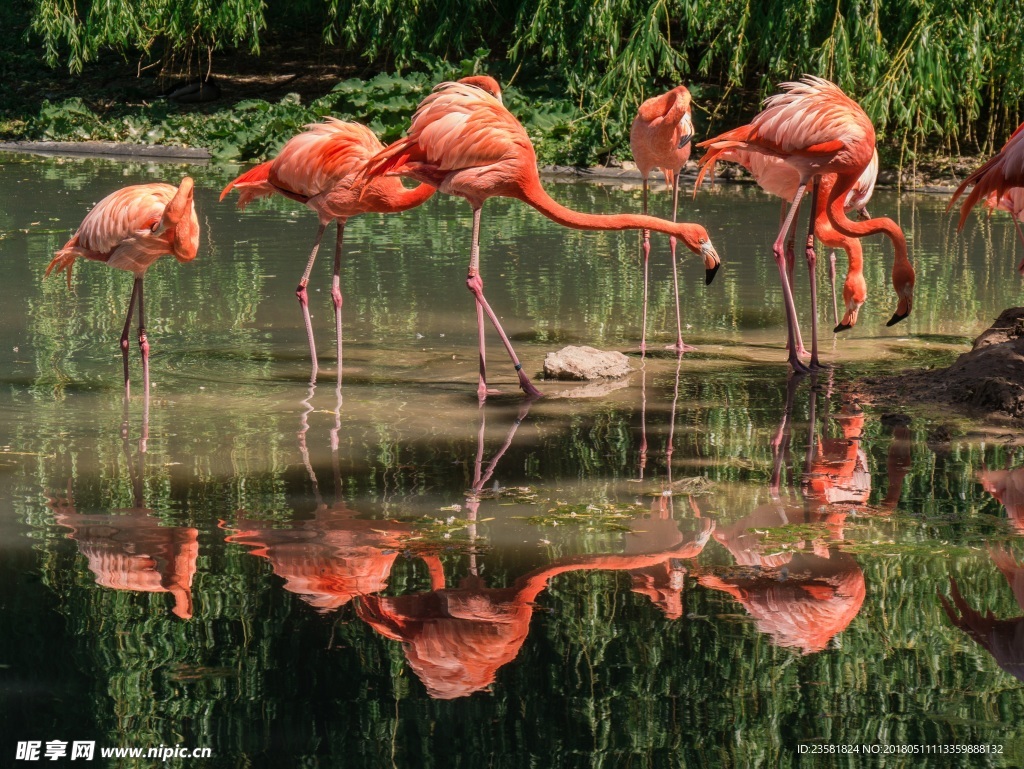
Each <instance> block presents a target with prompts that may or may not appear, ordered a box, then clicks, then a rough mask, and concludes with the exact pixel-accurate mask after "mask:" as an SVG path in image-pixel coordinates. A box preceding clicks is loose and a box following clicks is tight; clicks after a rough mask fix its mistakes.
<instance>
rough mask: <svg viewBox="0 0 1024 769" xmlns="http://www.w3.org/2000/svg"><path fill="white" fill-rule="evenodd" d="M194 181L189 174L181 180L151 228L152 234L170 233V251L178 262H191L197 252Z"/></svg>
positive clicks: (197, 224) (197, 234) (197, 225)
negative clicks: (160, 216) (161, 215)
mask: <svg viewBox="0 0 1024 769" xmlns="http://www.w3.org/2000/svg"><path fill="white" fill-rule="evenodd" d="M193 188H194V183H193V182H192V178H191V177H189V176H186V177H184V178H183V179H182V180H181V184H179V185H178V191H177V192H175V193H174V197H173V198H171V201H170V202H169V203H168V204H167V207H166V208H165V209H164V215H163V217H162V218H161V219H160V221H159V222H158V223H157V225H156V226H155V227H154V228H153V234H154V235H163V234H165V233H170V234H171V237H170V245H171V253H172V254H174V258H175V259H177V260H178V261H179V262H191V261H192V260H193V259H195V258H196V254H197V253H198V252H199V219H198V217H197V216H196V209H195V205H194V201H193Z"/></svg>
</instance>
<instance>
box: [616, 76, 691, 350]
mask: <svg viewBox="0 0 1024 769" xmlns="http://www.w3.org/2000/svg"><path fill="white" fill-rule="evenodd" d="M692 139H693V118H692V116H691V108H690V92H689V91H688V90H687V88H686V86H683V85H681V86H678V87H676V88H673V89H672V90H671V91H669V92H668V93H664V94H661V95H660V96H654V97H651V98H650V99H648V100H647V101H645V102H644V103H643V104H641V105H640V109H639V111H638V112H637V116H636V118H635V119H634V120H633V125H632V126H631V127H630V129H629V147H630V149H631V150H632V152H633V159H634V160H635V161H636V167H637V169H638V170H639V171H640V174H641V176H643V178H644V192H643V213H644V215H645V216H646V215H647V177H648V175H650V173H651V171H653V170H654V169H655V168H660V169H661V171H662V173H664V174H665V184H667V185H668V186H669V187H671V188H672V221H673V222H674V221H676V217H677V215H678V211H679V173H680V172H681V171H682V170H683V166H685V165H686V161H687V160H689V159H690V144H691V141H692ZM668 242H669V247H670V248H671V250H672V286H673V289H674V291H675V297H676V343H675V345H673V346H671V347H669V348H668V349H670V350H675V351H676V353H677V354H679V355H682V354H683V353H684V352H690V351H692V350H695V349H696V348H695V347H690V346H689V345H686V344H683V325H682V318H681V315H680V311H679V273H678V270H677V268H676V239H675V236H670V237H669V241H668ZM643 249H644V317H643V336H642V337H641V341H640V352H646V351H647V285H648V280H647V274H648V271H647V265H648V261H649V257H650V255H651V233H650V232H649V231H648V230H644V241H643Z"/></svg>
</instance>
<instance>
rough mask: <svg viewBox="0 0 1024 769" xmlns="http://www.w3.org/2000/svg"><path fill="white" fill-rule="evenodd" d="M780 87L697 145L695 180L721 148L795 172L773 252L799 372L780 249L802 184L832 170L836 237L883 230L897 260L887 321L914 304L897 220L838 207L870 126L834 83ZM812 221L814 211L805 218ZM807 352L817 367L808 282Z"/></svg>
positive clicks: (809, 80) (866, 145)
mask: <svg viewBox="0 0 1024 769" xmlns="http://www.w3.org/2000/svg"><path fill="white" fill-rule="evenodd" d="M781 88H782V89H783V90H782V93H779V94H775V95H774V96H771V97H769V98H768V100H767V101H766V102H765V109H764V110H762V111H761V112H760V113H758V114H757V115H756V116H755V117H754V119H753V120H752V121H751V122H750V123H749V124H748V125H745V126H741V127H739V128H736V129H733V130H732V131H727V132H726V133H724V134H721V135H719V136H716V137H715V138H713V139H709V140H707V141H705V142H701V143H700V144H699V145H698V146H700V147H708V148H709V150H708V153H707V154H706V155H705V156H704V157H703V158H702V159H701V170H700V174H699V175H698V177H697V184H698V186H699V185H700V182H701V180H702V179H703V177H704V175H705V174H706V173H707V171H708V169H709V168H710V167H711V166H712V165H713V164H714V162H715V160H717V159H718V158H719V157H720V156H721V155H722V153H724V152H726V151H727V150H732V149H741V150H749V151H752V152H758V153H761V154H764V155H771V156H774V157H778V158H781V159H782V160H784V161H785V162H786V163H787V164H788V165H790V166H791V167H792V168H794V169H795V170H796V171H797V173H798V175H799V182H798V186H797V189H796V192H795V193H794V195H793V203H792V205H791V206H790V209H789V213H788V214H787V215H786V219H785V221H784V222H783V224H782V227H781V228H780V230H779V235H778V237H777V238H776V240H775V243H774V245H773V247H772V251H773V253H774V255H775V261H776V264H777V266H778V268H779V275H780V278H781V280H782V292H783V296H784V298H785V307H786V324H787V329H788V336H789V364H790V366H791V367H792V368H793V369H794V370H795V371H799V372H806V371H807V370H808V369H807V367H806V366H805V365H804V364H803V362H802V361H801V360H800V358H799V355H798V347H797V337H798V334H799V329H798V327H797V320H796V307H795V305H794V303H793V292H792V291H791V290H790V286H789V281H788V280H787V276H786V264H785V262H786V259H785V254H784V251H783V244H784V242H785V238H786V233H787V232H788V231H789V228H790V225H791V224H792V222H793V219H794V217H795V215H796V211H797V209H798V207H799V205H800V200H801V198H802V197H803V194H804V191H805V190H806V189H807V185H808V184H811V183H812V182H816V181H817V180H819V179H820V178H821V177H822V176H824V175H826V174H835V175H836V181H835V184H834V186H833V187H832V190H831V191H830V192H828V194H827V196H826V201H825V212H826V216H827V218H828V221H829V223H830V224H831V225H832V227H833V228H834V229H835V230H836V231H837V232H838V233H839V234H841V235H845V236H846V237H848V238H862V237H864V236H865V235H874V234H875V233H879V232H881V233H884V234H885V235H887V236H888V237H889V239H890V240H892V243H893V246H894V248H895V250H896V264H895V265H894V267H893V287H894V288H895V289H896V293H897V295H898V296H899V302H898V304H897V306H896V311H895V313H893V316H892V318H890V319H889V322H888V324H887V325H889V326H891V325H893V324H894V323H898V322H899V321H901V320H903V319H904V318H906V317H907V316H908V315H909V314H910V310H911V307H912V303H913V290H914V277H915V276H914V268H913V266H912V265H911V263H910V259H909V258H908V255H907V242H906V238H905V237H904V235H903V230H901V229H900V227H899V225H897V224H896V222H894V221H892V220H891V219H888V218H884V217H882V218H876V219H869V220H867V221H861V222H854V221H851V220H850V219H849V218H847V216H846V213H845V211H844V210H843V206H844V204H845V201H846V198H847V195H848V194H849V192H850V191H851V190H852V189H853V188H854V187H855V186H856V184H857V180H858V179H859V178H860V176H861V174H863V173H864V169H865V168H866V167H867V166H868V164H869V163H870V162H871V157H872V155H873V153H874V151H875V129H874V127H873V126H872V125H871V120H870V119H868V116H867V114H866V113H865V112H864V110H863V109H861V107H860V105H858V104H857V102H855V101H854V100H853V99H851V98H850V97H849V96H847V95H846V94H845V93H843V91H842V90H841V89H840V88H839V86H837V85H835V84H834V83H830V82H829V81H827V80H824V79H822V78H819V77H814V76H811V75H805V76H804V77H803V78H802V79H801V80H800V81H799V82H794V83H783V84H782V85H781ZM818 194H819V192H818V185H817V184H815V186H814V188H813V192H812V193H811V197H812V210H815V211H817V210H818V203H817V200H816V198H817V196H818ZM811 222H812V227H813V222H814V217H813V216H812V218H811ZM807 258H808V262H809V263H810V264H813V263H814V262H815V261H816V257H815V255H814V248H813V241H810V243H809V245H808V248H807ZM811 312H812V320H811V322H812V334H813V335H814V336H813V337H812V350H811V367H812V368H817V367H818V366H819V365H820V364H819V363H818V356H817V349H816V347H815V346H814V344H813V342H814V340H815V339H816V336H817V333H816V329H817V317H816V316H817V294H816V291H815V290H814V286H813V284H812V290H811Z"/></svg>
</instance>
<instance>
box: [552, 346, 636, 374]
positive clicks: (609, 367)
mask: <svg viewBox="0 0 1024 769" xmlns="http://www.w3.org/2000/svg"><path fill="white" fill-rule="evenodd" d="M630 371H632V367H631V366H630V365H629V358H627V357H626V356H625V355H623V354H622V353H621V352H614V351H613V352H606V351H604V350H596V349H594V348H593V347H576V346H573V345H570V346H569V347H563V348H562V349H561V350H559V351H558V352H549V353H548V354H547V357H545V358H544V378H545V379H575V380H584V381H586V380H591V379H613V378H615V377H620V376H625V375H626V374H628V373H629V372H630Z"/></svg>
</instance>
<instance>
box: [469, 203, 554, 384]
mask: <svg viewBox="0 0 1024 769" xmlns="http://www.w3.org/2000/svg"><path fill="white" fill-rule="evenodd" d="M466 288H468V289H469V290H470V291H471V292H472V294H473V297H474V298H475V299H476V304H477V314H476V317H477V330H478V332H479V337H480V380H479V383H478V385H477V397H478V398H479V399H480V400H484V399H485V398H486V397H487V395H488V393H489V392H494V391H493V390H492V391H489V390H488V389H487V376H486V371H485V362H484V361H485V354H486V353H485V349H484V346H485V345H484V318H483V316H484V314H486V315H487V317H488V318H490V320H491V325H493V326H494V328H495V330H496V331H497V332H498V336H499V337H501V343H502V344H503V345H505V350H506V351H507V352H508V356H509V357H510V358H511V359H512V364H513V365H514V366H515V369H516V374H517V375H518V377H519V386H520V387H521V388H522V390H523V392H524V393H526V395H527V396H528V397H530V398H539V397H540V395H541V393H540V390H538V389H537V388H536V387H534V386H533V383H532V382H530V378H529V377H528V376H527V375H526V373H525V372H524V371H523V364H522V363H520V362H519V356H517V355H516V351H515V350H514V349H512V343H511V342H510V341H509V339H508V336H507V335H506V334H505V329H503V328H502V327H501V321H499V320H498V316H497V315H495V314H494V310H492V309H491V306H490V305H489V304H488V303H487V299H486V297H484V282H483V280H482V279H481V278H480V207H479V206H475V207H474V208H473V245H472V248H471V250H470V257H469V274H468V275H467V276H466Z"/></svg>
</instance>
